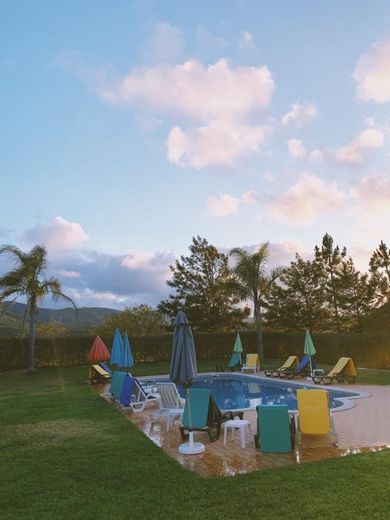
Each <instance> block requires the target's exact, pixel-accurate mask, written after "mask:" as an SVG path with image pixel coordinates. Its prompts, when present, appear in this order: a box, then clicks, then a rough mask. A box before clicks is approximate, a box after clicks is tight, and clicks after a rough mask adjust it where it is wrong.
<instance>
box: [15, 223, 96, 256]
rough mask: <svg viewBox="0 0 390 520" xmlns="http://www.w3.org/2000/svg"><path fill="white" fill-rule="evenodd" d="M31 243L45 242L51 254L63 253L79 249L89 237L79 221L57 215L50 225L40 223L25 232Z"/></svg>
mask: <svg viewBox="0 0 390 520" xmlns="http://www.w3.org/2000/svg"><path fill="white" fill-rule="evenodd" d="M24 237H25V239H26V240H27V241H28V242H29V243H42V244H44V245H45V246H46V247H47V249H48V252H49V253H50V255H62V254H66V253H68V252H71V251H73V250H74V249H77V248H78V247H80V246H81V245H82V244H84V243H85V242H87V241H88V239H89V237H88V235H87V233H86V232H85V231H84V230H83V228H82V227H81V225H80V224H79V223H78V222H68V221H67V220H65V219H64V218H62V217H56V218H55V219H54V220H53V222H52V223H51V224H49V225H43V224H38V225H37V226H35V227H33V228H31V229H29V230H27V231H26V232H25V234H24Z"/></svg>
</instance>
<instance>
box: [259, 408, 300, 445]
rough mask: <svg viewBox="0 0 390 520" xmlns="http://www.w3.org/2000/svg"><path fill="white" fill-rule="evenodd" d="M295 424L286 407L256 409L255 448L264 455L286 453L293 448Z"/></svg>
mask: <svg viewBox="0 0 390 520" xmlns="http://www.w3.org/2000/svg"><path fill="white" fill-rule="evenodd" d="M294 436H295V422H294V418H293V417H290V416H289V413H288V408H287V405H285V404H278V405H272V406H265V405H260V406H258V407H257V435H255V446H256V448H258V449H260V451H262V452H264V453H288V452H289V451H291V450H292V449H293V447H294Z"/></svg>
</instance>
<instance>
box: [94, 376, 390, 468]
mask: <svg viewBox="0 0 390 520" xmlns="http://www.w3.org/2000/svg"><path fill="white" fill-rule="evenodd" d="M333 386H336V387H340V388H344V389H351V390H357V391H361V392H368V393H369V394H370V397H367V398H361V399H354V403H355V406H354V407H353V408H351V409H349V410H345V411H339V412H335V413H334V421H335V427H336V431H337V433H338V440H339V446H338V448H336V447H334V446H333V439H332V437H331V436H330V435H328V436H319V437H310V436H305V435H303V436H302V443H301V445H300V447H299V450H295V451H292V452H291V453H289V454H279V453H275V454H265V453H262V452H260V451H259V450H256V449H255V446H254V443H253V438H250V436H249V434H247V436H246V447H245V448H241V444H240V439H239V435H238V434H236V436H235V439H234V440H232V439H231V436H230V432H229V435H228V440H227V444H226V446H224V444H223V434H221V437H220V438H219V439H218V440H217V441H215V442H213V443H210V442H209V439H208V435H207V434H206V433H202V432H195V433H194V436H195V440H197V441H200V442H203V443H204V445H205V446H206V451H205V452H204V453H202V454H200V455H180V454H179V452H178V446H179V445H180V444H181V443H182V440H181V436H180V432H179V428H178V426H177V425H174V427H173V428H172V430H171V431H169V432H167V431H166V424H165V421H163V422H162V423H159V422H157V423H156V422H155V423H152V422H151V414H152V413H153V412H155V411H156V407H155V406H151V407H149V408H148V409H147V410H145V412H140V413H132V412H129V411H121V413H123V414H124V415H125V416H126V417H127V418H128V419H129V420H130V421H132V422H133V423H135V424H136V425H137V426H138V427H139V429H140V430H141V431H143V432H144V434H145V435H147V437H149V438H150V439H151V440H152V441H153V442H154V443H155V444H157V446H159V447H161V448H162V449H163V450H164V451H165V452H166V453H167V454H168V455H169V456H171V457H173V458H175V459H176V460H177V461H178V462H179V463H180V464H183V466H186V467H187V468H188V469H190V470H191V471H194V472H195V473H197V474H198V475H200V476H203V477H213V476H228V475H236V474H238V473H247V472H249V471H254V470H260V469H266V468H276V467H280V466H285V465H289V464H299V463H301V462H307V461H318V460H324V459H330V458H336V457H344V456H347V455H352V454H355V453H361V452H364V451H376V450H380V449H384V448H386V447H387V448H390V386H371V385H351V386H349V385H333ZM103 394H104V392H103ZM106 399H107V401H109V402H110V403H112V401H111V400H109V399H108V398H106ZM113 406H117V405H116V404H113ZM117 407H118V406H117ZM118 410H120V408H119V407H118ZM244 419H247V420H249V421H250V422H251V426H252V432H256V412H255V411H249V412H245V416H244Z"/></svg>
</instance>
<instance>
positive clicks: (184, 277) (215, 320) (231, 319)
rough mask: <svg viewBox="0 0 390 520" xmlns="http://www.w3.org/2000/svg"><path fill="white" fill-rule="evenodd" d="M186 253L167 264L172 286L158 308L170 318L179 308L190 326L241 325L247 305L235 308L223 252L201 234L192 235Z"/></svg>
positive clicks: (231, 327)
mask: <svg viewBox="0 0 390 520" xmlns="http://www.w3.org/2000/svg"><path fill="white" fill-rule="evenodd" d="M189 250H190V254H189V255H188V256H183V255H182V256H181V257H180V259H178V260H176V262H175V264H174V265H171V266H170V269H171V272H172V279H171V280H168V282H167V284H168V286H169V287H171V288H172V289H173V292H172V293H171V294H170V295H169V297H168V299H167V300H163V301H161V302H160V304H159V307H158V308H159V310H160V312H162V313H163V314H164V315H167V316H168V317H169V318H170V319H173V318H174V317H175V316H176V314H177V311H178V310H179V309H182V310H183V311H184V312H185V314H186V316H187V318H188V320H189V322H190V323H191V326H192V327H193V328H194V330H202V331H224V330H235V329H237V328H238V327H240V326H242V324H243V320H244V319H245V318H246V317H247V316H248V315H249V309H247V308H244V309H242V308H239V307H238V303H239V300H240V298H239V297H238V296H237V294H236V293H235V283H234V279H233V276H232V273H231V271H230V269H229V264H228V257H227V255H225V254H223V253H220V252H219V251H218V249H217V248H216V247H215V246H213V245H212V244H209V243H208V241H207V240H206V239H205V238H201V237H200V236H196V237H193V239H192V244H191V245H190V246H189Z"/></svg>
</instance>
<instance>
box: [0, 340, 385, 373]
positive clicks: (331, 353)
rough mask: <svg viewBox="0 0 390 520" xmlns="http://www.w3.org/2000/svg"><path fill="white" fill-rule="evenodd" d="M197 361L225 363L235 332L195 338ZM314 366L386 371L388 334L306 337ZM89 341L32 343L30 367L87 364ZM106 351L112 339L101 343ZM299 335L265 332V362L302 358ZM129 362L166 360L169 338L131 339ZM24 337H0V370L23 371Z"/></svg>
mask: <svg viewBox="0 0 390 520" xmlns="http://www.w3.org/2000/svg"><path fill="white" fill-rule="evenodd" d="M194 336H195V345H196V352H197V357H198V359H224V358H225V359H227V358H228V357H229V356H230V355H231V351H232V347H233V344H234V340H235V333H219V334H195V335H194ZM240 336H241V340H242V344H243V347H244V353H247V352H256V350H257V347H256V345H257V343H256V334H255V332H253V331H244V332H241V333H240ZM312 338H313V341H314V344H315V347H316V350H317V355H316V360H317V361H318V362H319V363H325V364H334V363H336V361H337V360H338V358H339V357H340V356H349V357H352V358H353V359H354V361H355V364H356V365H357V366H361V367H366V368H386V369H390V333H389V332H387V333H375V334H374V333H372V334H312ZM93 340H94V338H93V337H88V336H83V337H64V338H59V339H47V338H37V341H36V347H35V365H36V367H37V368H40V367H59V366H76V365H85V364H86V363H87V354H88V352H89V349H90V348H91V345H92V342H93ZM103 340H104V341H105V343H106V345H107V346H110V345H111V341H112V338H103ZM303 342H304V335H303V334H302V333H281V332H265V333H264V346H265V357H266V358H280V359H281V358H285V357H287V356H288V355H290V354H296V355H298V356H300V357H301V356H302V351H303ZM131 345H132V350H133V355H134V359H135V362H141V363H142V362H146V361H167V360H169V359H170V356H171V349H172V335H171V334H165V335H162V336H142V337H134V338H131ZM27 351H28V338H24V339H23V340H22V341H20V339H18V338H16V337H2V338H0V370H5V369H13V368H25V367H26V366H27Z"/></svg>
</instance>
